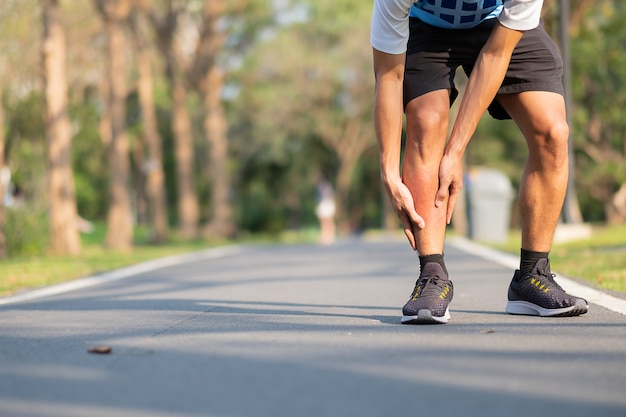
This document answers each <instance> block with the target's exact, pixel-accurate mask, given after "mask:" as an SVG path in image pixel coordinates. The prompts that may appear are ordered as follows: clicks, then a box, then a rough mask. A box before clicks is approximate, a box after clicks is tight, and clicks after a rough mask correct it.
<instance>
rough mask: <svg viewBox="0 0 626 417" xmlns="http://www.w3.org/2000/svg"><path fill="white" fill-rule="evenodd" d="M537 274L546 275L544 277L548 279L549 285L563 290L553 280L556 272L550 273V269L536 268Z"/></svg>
mask: <svg viewBox="0 0 626 417" xmlns="http://www.w3.org/2000/svg"><path fill="white" fill-rule="evenodd" d="M537 275H540V276H543V277H546V279H547V280H548V283H549V285H551V286H554V287H555V288H557V289H559V290H561V291H563V288H561V286H560V285H559V284H557V283H556V281H555V280H554V277H556V274H554V273H552V272H551V271H550V270H547V271H546V270H545V269H542V270H540V269H537Z"/></svg>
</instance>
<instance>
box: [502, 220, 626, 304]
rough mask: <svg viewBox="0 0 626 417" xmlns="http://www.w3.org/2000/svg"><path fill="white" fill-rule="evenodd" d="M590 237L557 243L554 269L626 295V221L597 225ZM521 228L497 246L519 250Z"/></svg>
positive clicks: (553, 248)
mask: <svg viewBox="0 0 626 417" xmlns="http://www.w3.org/2000/svg"><path fill="white" fill-rule="evenodd" d="M592 230H593V232H592V236H591V238H589V239H583V240H576V241H572V242H567V243H556V244H554V245H553V247H552V250H551V252H550V264H551V267H552V269H553V270H554V271H557V272H558V273H559V274H562V275H565V276H567V277H570V278H573V279H576V280H579V281H582V282H586V283H588V284H590V285H591V286H592V287H595V288H600V289H604V290H608V291H609V292H618V293H620V294H617V295H621V296H622V297H623V296H625V295H626V224H623V225H619V226H605V225H594V226H593V228H592ZM519 242H520V232H511V233H510V236H509V239H508V240H507V242H506V243H504V244H502V245H491V246H492V247H495V248H497V249H500V250H503V251H506V252H510V253H514V254H516V255H518V254H519Z"/></svg>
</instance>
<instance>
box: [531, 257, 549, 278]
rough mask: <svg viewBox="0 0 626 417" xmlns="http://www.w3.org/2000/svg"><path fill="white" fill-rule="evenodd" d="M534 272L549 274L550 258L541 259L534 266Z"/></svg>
mask: <svg viewBox="0 0 626 417" xmlns="http://www.w3.org/2000/svg"><path fill="white" fill-rule="evenodd" d="M532 273H533V274H540V275H548V274H549V273H550V261H549V260H548V258H541V259H539V260H538V261H537V263H536V264H535V266H534V267H533V270H532Z"/></svg>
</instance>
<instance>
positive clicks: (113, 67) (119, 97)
mask: <svg viewBox="0 0 626 417" xmlns="http://www.w3.org/2000/svg"><path fill="white" fill-rule="evenodd" d="M96 6H97V9H98V11H99V13H100V16H101V17H102V19H103V21H104V26H105V33H106V38H107V50H106V56H107V59H106V62H107V68H106V74H107V83H106V84H107V87H108V91H107V93H108V97H107V107H108V112H109V116H110V124H109V126H106V127H105V129H106V130H108V131H109V132H110V140H109V142H108V164H109V210H108V215H107V236H106V246H107V247H109V248H112V249H122V250H126V249H129V248H130V247H131V246H132V237H133V221H132V214H131V203H130V192H129V178H130V160H129V144H128V137H127V134H126V104H125V102H126V95H127V91H126V72H125V67H124V55H125V45H126V39H125V38H126V37H125V34H124V24H125V20H126V18H127V17H128V14H129V13H130V11H131V3H130V1H129V0H96ZM109 132H106V133H107V134H108V133H109Z"/></svg>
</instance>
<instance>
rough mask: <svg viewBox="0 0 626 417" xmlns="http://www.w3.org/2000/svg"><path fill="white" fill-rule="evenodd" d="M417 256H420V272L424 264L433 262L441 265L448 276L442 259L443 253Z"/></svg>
mask: <svg viewBox="0 0 626 417" xmlns="http://www.w3.org/2000/svg"><path fill="white" fill-rule="evenodd" d="M419 258H420V272H421V271H422V269H424V265H426V264H427V263H429V262H435V263H438V264H439V265H441V267H442V268H443V272H445V273H446V276H448V270H447V269H446V264H445V262H444V261H443V253H435V254H433V255H423V256H420V257H419Z"/></svg>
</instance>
